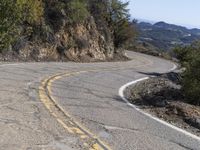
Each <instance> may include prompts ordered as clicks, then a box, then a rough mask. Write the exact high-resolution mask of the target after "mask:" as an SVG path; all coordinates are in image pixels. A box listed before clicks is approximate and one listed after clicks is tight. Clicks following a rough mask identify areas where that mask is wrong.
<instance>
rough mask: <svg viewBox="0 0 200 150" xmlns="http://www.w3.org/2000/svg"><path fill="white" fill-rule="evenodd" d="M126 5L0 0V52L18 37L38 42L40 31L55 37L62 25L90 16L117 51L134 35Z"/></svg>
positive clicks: (97, 0) (112, 0) (98, 0)
mask: <svg viewBox="0 0 200 150" xmlns="http://www.w3.org/2000/svg"><path fill="white" fill-rule="evenodd" d="M127 5H128V3H123V2H121V1H120V0H109V1H108V0H1V1H0V17H1V20H0V49H6V48H8V47H9V46H10V45H13V43H14V42H15V40H16V37H18V35H20V34H21V35H23V36H26V37H28V36H32V37H31V39H35V38H34V37H33V36H35V35H37V39H40V38H42V37H40V35H45V33H43V32H46V31H47V32H51V33H52V34H54V33H56V32H57V31H60V29H61V28H60V27H63V25H66V26H68V25H71V26H72V25H76V24H80V23H83V24H84V23H86V21H87V19H88V21H89V20H90V19H89V17H91V18H92V17H94V18H95V22H96V24H97V26H98V30H100V31H101V33H102V34H104V36H105V39H109V40H108V41H109V42H111V40H113V42H114V45H115V47H116V48H120V47H122V46H123V45H125V44H126V43H127V41H128V40H129V39H132V38H133V36H135V32H134V30H133V26H132V24H130V23H129V12H128V11H129V10H128V9H127ZM47 27H48V28H47ZM46 29H48V30H46ZM40 30H41V31H40ZM34 32H37V34H33V33H34ZM40 32H41V33H42V34H40ZM45 37H46V36H45ZM47 37H48V36H47Z"/></svg>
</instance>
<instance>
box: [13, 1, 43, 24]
mask: <svg viewBox="0 0 200 150" xmlns="http://www.w3.org/2000/svg"><path fill="white" fill-rule="evenodd" d="M17 6H18V9H19V10H20V15H21V19H22V21H24V22H27V23H29V24H36V25H38V24H40V23H41V22H42V18H43V14H44V4H43V2H42V0H17Z"/></svg>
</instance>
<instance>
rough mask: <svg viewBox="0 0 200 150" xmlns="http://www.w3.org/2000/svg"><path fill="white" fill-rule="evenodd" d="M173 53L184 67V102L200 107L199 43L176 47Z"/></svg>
mask: <svg viewBox="0 0 200 150" xmlns="http://www.w3.org/2000/svg"><path fill="white" fill-rule="evenodd" d="M174 51H175V53H176V55H177V58H179V60H180V62H181V64H182V66H183V67H185V71H184V73H183V80H182V85H183V92H184V95H185V97H186V100H187V101H188V102H190V103H192V104H196V105H200V42H197V43H194V44H193V45H191V46H186V47H177V48H176V49H175V50H174Z"/></svg>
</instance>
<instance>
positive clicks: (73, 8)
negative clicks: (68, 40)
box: [67, 0, 89, 23]
mask: <svg viewBox="0 0 200 150" xmlns="http://www.w3.org/2000/svg"><path fill="white" fill-rule="evenodd" d="M67 10H68V17H69V21H70V22H72V23H80V22H83V21H84V20H85V19H86V18H87V17H88V16H89V12H88V9H87V3H86V2H85V0H72V1H70V2H69V3H68V5H67Z"/></svg>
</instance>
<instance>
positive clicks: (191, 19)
mask: <svg viewBox="0 0 200 150" xmlns="http://www.w3.org/2000/svg"><path fill="white" fill-rule="evenodd" d="M122 1H124V2H125V1H129V2H130V5H129V9H130V12H131V15H132V17H133V18H136V19H145V20H150V21H165V22H168V23H174V24H178V25H185V26H188V27H198V28H200V0H122Z"/></svg>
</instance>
